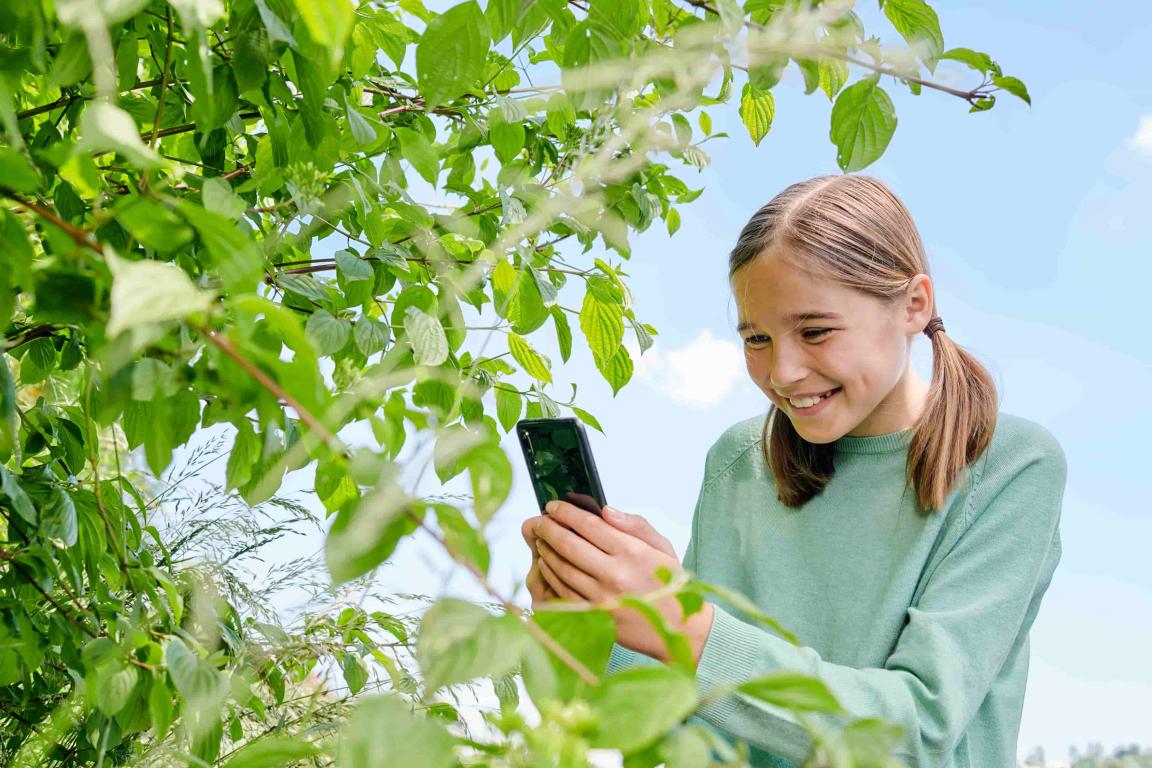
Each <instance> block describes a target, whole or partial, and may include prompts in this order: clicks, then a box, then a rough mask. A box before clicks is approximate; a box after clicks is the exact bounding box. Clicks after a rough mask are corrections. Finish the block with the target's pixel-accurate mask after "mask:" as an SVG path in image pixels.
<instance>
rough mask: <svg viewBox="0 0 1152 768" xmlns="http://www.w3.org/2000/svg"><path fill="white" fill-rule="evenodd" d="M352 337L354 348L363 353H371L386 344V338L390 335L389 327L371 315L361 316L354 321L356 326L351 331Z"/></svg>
mask: <svg viewBox="0 0 1152 768" xmlns="http://www.w3.org/2000/svg"><path fill="white" fill-rule="evenodd" d="M352 337H353V339H354V340H355V342H356V348H357V349H359V350H360V351H361V352H363V353H364V354H365V355H371V354H374V353H376V352H379V351H380V350H382V349H384V348H385V347H386V346H388V340H389V339H390V338H391V337H392V332H391V329H390V328H389V327H388V326H387V325H385V324H384V323H382V322H380V321H379V320H374V319H372V318H371V317H361V318H360V319H359V320H357V321H356V327H355V328H354V329H353V331H352Z"/></svg>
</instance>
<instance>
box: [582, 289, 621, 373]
mask: <svg viewBox="0 0 1152 768" xmlns="http://www.w3.org/2000/svg"><path fill="white" fill-rule="evenodd" d="M580 329H581V330H582V331H583V332H584V336H585V338H587V339H588V346H589V348H590V349H591V350H592V356H593V357H594V358H596V359H597V360H607V359H609V358H611V357H612V355H614V354H615V353H616V350H617V349H619V348H620V343H621V342H622V341H623V339H624V308H623V307H622V306H621V305H620V304H617V303H615V302H611V303H610V302H607V301H604V300H603V299H602V298H600V297H598V296H597V295H596V293H595V292H594V291H593V290H591V289H590V290H589V291H588V292H587V293H585V294H584V303H583V305H582V306H581V307H580Z"/></svg>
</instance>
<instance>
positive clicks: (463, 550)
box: [429, 504, 492, 576]
mask: <svg viewBox="0 0 1152 768" xmlns="http://www.w3.org/2000/svg"><path fill="white" fill-rule="evenodd" d="M429 507H430V508H432V509H435V510H436V522H437V523H438V524H439V525H440V532H441V533H442V534H444V543H445V544H447V545H448V546H449V547H450V548H451V550H452V551H453V552H455V553H457V554H458V555H460V556H461V557H463V558H464V559H465V560H467V561H468V562H469V563H471V564H472V565H474V566H476V567H477V568H478V569H479V570H480V572H481V573H483V574H484V575H485V576H487V575H488V565H489V563H490V561H491V559H492V555H491V553H490V552H489V551H488V542H486V541H485V540H484V536H483V534H482V533H481V532H479V531H477V530H476V529H475V528H473V527H472V525H471V523H469V522H468V520H467V519H466V518H465V517H464V515H463V513H462V512H461V511H460V510H458V509H456V507H453V506H452V505H451V504H430V505H429Z"/></svg>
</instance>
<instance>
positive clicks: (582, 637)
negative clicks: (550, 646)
mask: <svg viewBox="0 0 1152 768" xmlns="http://www.w3.org/2000/svg"><path fill="white" fill-rule="evenodd" d="M532 621H533V623H535V624H536V625H537V626H538V627H540V628H541V629H542V630H544V631H545V632H547V633H548V634H549V635H550V636H551V637H552V638H553V639H554V640H555V641H556V642H557V643H558V644H559V645H560V646H561V647H563V648H564V649H565V650H566V651H568V653H570V654H571V655H572V656H573V657H575V658H576V660H577V661H579V662H580V663H581V664H583V665H584V667H585V668H586V669H587V670H589V671H590V672H592V674H594V675H597V676H599V675H602V674H603V673H604V670H605V669H606V668H607V666H608V658H609V657H610V656H611V655H612V644H613V643H614V642H615V640H616V622H615V620H614V619H613V618H612V614H610V613H608V612H607V611H580V612H578V613H577V612H568V611H536V612H535V613H534V614H532ZM523 677H524V687H525V688H526V689H527V691H528V693H529V695H530V696H531V697H532V699H533V700H534V701H543V700H545V699H559V700H560V701H571V700H572V699H573V698H575V697H577V696H580V697H584V696H586V695H587V693H588V691H589V690H590V687H589V686H588V684H587V683H585V682H584V681H583V679H581V678H580V676H579V675H577V674H576V672H575V671H573V670H572V668H571V667H569V666H568V665H567V664H566V663H565V662H564V661H562V660H561V659H559V658H557V657H556V656H555V655H554V654H553V653H552V652H551V651H549V650H547V649H546V648H545V647H544V646H543V645H542V644H540V643H539V642H536V643H533V644H532V646H530V649H529V651H528V652H526V653H525V655H524V662H523Z"/></svg>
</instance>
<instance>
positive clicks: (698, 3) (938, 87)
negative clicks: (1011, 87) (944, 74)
mask: <svg viewBox="0 0 1152 768" xmlns="http://www.w3.org/2000/svg"><path fill="white" fill-rule="evenodd" d="M685 2H687V3H688V4H689V5H693V6H695V7H697V8H702V9H704V10H705V11H707V12H708V13H711V14H712V15H714V16H719V15H720V12H719V11H717V10H716V9H715V8H713V7H712V6H711V5H709V4H708V3H707V1H706V0H685ZM744 26H745V27H747V28H748V29H755V30H758V31H761V32H766V31H768V28H767V27H765V26H763V25H762V24H757V23H756V22H754V21H745V22H744ZM820 55H821V56H825V57H828V58H831V59H839V60H840V61H843V62H846V63H848V64H855V65H856V66H858V67H863V68H864V69H870V70H872V71H873V72H879V73H880V74H882V75H891V76H892V77H897V78H900V79H901V80H906V81H908V82H910V83H916V84H917V85H921V86H923V87H925V88H931V89H932V90H935V91H940V92H942V93H947V94H949V95H951V96H956V97H958V98H961V99H964V100H965V101H967V102H968V103H969V104H975V103H976V101H977V100H978V99H982V98H985V97H986V94H985V93H983V92H982V91H981V90H980V89H981V87H982V86H977V87H976V88H973V89H972V90H970V91H961V90H959V89H957V88H951V87H949V86H947V85H943V84H941V83H934V82H932V81H930V80H922V79H921V78H919V77H915V76H913V75H907V74H903V73H901V72H899V71H897V70H895V69H891V68H890V67H885V66H882V65H880V64H874V63H872V62H870V61H864V60H863V59H857V58H856V57H855V56H852V55H850V54H847V53H840V52H838V51H821V52H820Z"/></svg>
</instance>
